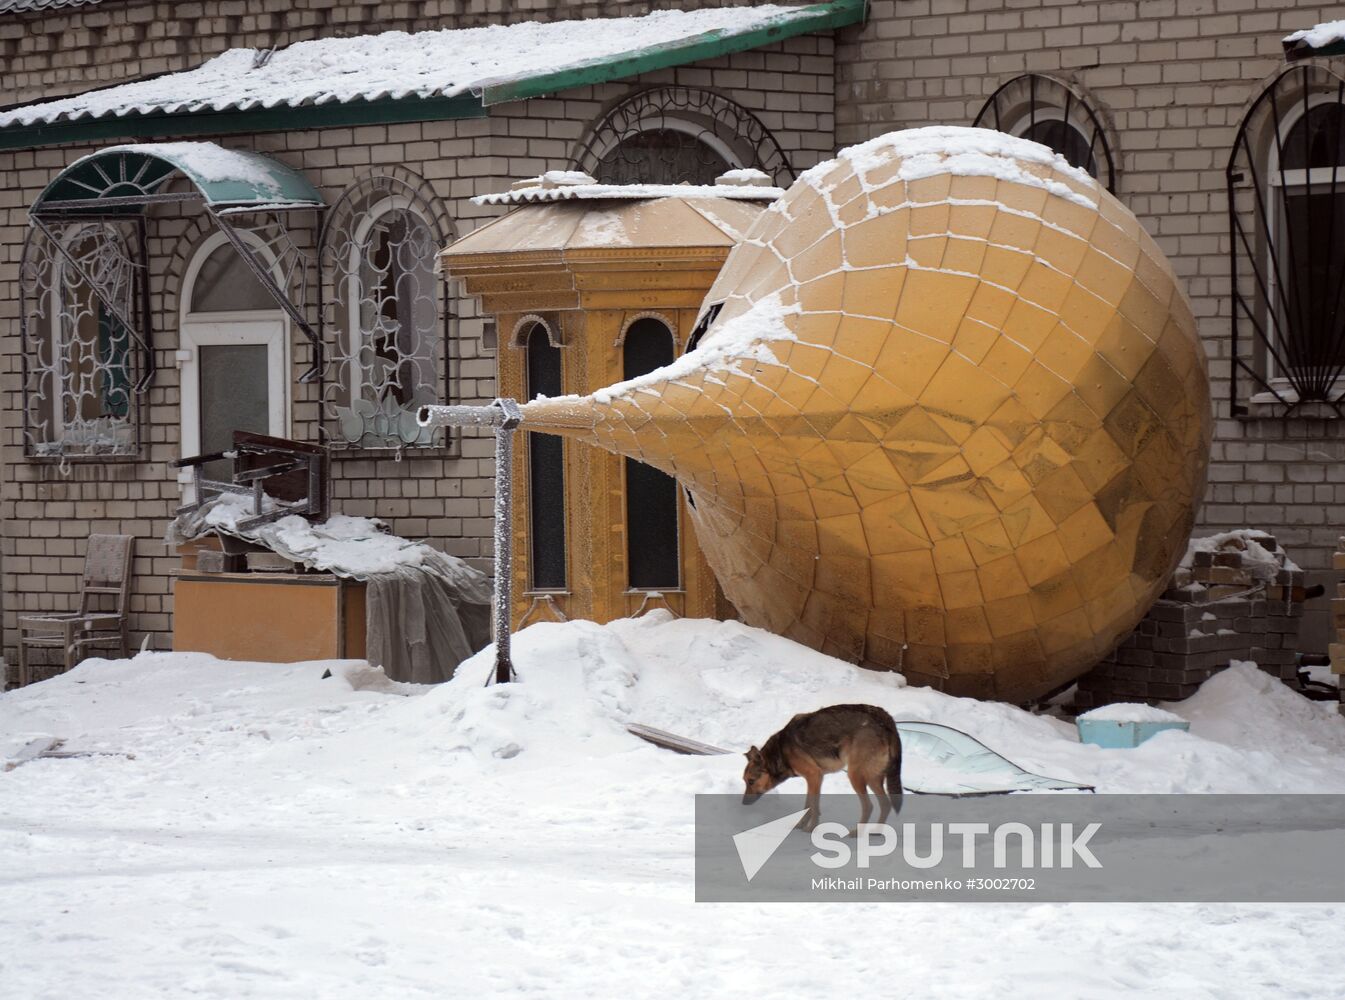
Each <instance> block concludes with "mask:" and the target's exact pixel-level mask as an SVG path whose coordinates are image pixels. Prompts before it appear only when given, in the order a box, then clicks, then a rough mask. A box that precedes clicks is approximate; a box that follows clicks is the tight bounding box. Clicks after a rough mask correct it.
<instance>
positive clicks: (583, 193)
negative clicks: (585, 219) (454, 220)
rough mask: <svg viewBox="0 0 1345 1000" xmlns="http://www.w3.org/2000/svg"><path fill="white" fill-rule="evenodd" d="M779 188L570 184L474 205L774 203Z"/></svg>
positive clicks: (483, 198)
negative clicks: (679, 201)
mask: <svg viewBox="0 0 1345 1000" xmlns="http://www.w3.org/2000/svg"><path fill="white" fill-rule="evenodd" d="M784 193H785V192H784V189H783V188H778V187H767V186H765V185H761V186H752V187H747V186H744V187H737V186H734V185H729V184H572V185H568V186H565V187H543V186H542V185H540V184H539V185H538V186H537V187H525V188H515V189H514V190H512V191H500V192H499V193H497V194H482V195H477V196H476V197H475V198H473V199H472V201H473V202H475V203H476V204H478V205H531V204H535V203H537V202H543V201H595V200H596V201H649V200H650V199H653V198H687V199H701V198H727V199H729V200H730V201H774V200H775V199H776V198H779V197H780V196H781V195H782V194H784Z"/></svg>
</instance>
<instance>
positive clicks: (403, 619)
mask: <svg viewBox="0 0 1345 1000" xmlns="http://www.w3.org/2000/svg"><path fill="white" fill-rule="evenodd" d="M483 579H484V577H483ZM471 596H472V597H474V598H480V600H466V599H465V597H464V595H463V594H462V593H461V591H460V589H459V587H458V585H456V584H455V583H454V582H453V580H451V579H449V578H447V577H445V576H443V575H442V574H441V573H440V572H439V571H438V568H437V567H435V566H434V565H433V564H432V562H431V561H430V560H427V561H426V563H422V564H421V565H420V566H416V567H402V568H401V569H398V570H396V571H394V572H392V573H380V574H378V575H376V576H371V577H370V578H369V580H368V589H367V590H366V591H365V613H364V615H365V622H366V625H367V629H368V634H367V636H366V637H365V654H364V655H365V659H367V660H368V661H369V662H370V663H371V664H373V665H374V666H376V667H382V668H383V672H384V673H385V674H387V675H388V676H389V677H390V678H392V679H393V680H394V681H410V682H411V683H413V684H437V683H438V682H440V681H446V680H448V679H449V678H450V677H452V676H453V671H454V670H455V669H456V668H457V665H458V664H459V663H461V662H462V661H463V660H465V659H467V657H469V656H471V655H472V654H473V653H474V652H476V651H477V650H478V649H481V648H482V647H483V646H485V645H487V644H488V643H489V642H490V589H489V587H487V588H486V590H485V594H484V597H482V595H480V594H473V595H471Z"/></svg>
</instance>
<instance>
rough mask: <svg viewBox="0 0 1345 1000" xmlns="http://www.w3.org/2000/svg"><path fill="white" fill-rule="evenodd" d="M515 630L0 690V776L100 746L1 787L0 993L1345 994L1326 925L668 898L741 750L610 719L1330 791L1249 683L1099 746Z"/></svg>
mask: <svg viewBox="0 0 1345 1000" xmlns="http://www.w3.org/2000/svg"><path fill="white" fill-rule="evenodd" d="M514 643H515V644H514V650H515V657H516V662H517V665H518V669H519V673H520V676H521V678H522V679H521V682H520V683H518V684H513V685H506V686H490V687H486V686H484V684H483V681H484V679H485V677H486V675H487V673H488V672H489V671H490V667H491V664H490V654H489V652H487V653H485V654H479V655H478V656H477V657H474V658H473V659H472V660H470V661H468V662H467V663H466V664H464V665H463V666H462V667H461V668H460V669H459V672H458V675H457V677H455V679H454V680H453V681H451V682H450V683H448V684H445V685H441V686H438V687H434V688H412V687H410V686H405V685H389V684H387V683H386V682H384V681H382V680H381V678H380V675H379V674H378V672H376V671H372V670H370V669H369V668H368V667H367V666H365V665H363V664H361V663H358V662H352V661H345V662H337V663H304V664H290V665H275V664H251V663H223V662H219V661H216V660H214V659H212V658H210V657H208V656H204V655H200V654H186V653H180V654H174V653H147V654H142V655H140V656H138V657H136V658H134V659H132V660H126V661H100V660H92V661H88V662H86V663H84V664H83V665H81V666H80V667H78V668H76V669H75V670H74V671H72V672H70V673H69V674H66V675H64V676H60V677H57V678H54V679H52V680H49V681H46V682H44V683H41V684H38V685H34V686H32V687H29V688H26V689H24V690H20V691H14V692H10V693H7V694H4V695H3V696H0V755H3V756H12V755H13V752H14V750H15V749H16V748H17V747H18V746H21V745H23V744H24V743H25V742H26V741H27V740H29V739H31V738H34V737H37V736H43V735H47V736H59V737H63V738H64V739H65V740H66V748H67V749H80V750H103V751H108V752H109V753H112V752H116V753H122V754H129V755H133V756H96V757H82V758H76V759H66V760H35V761H31V762H28V763H25V764H23V765H21V766H19V767H17V768H16V769H14V770H13V771H10V772H9V773H0V899H2V900H3V905H0V983H3V984H4V987H5V988H4V995H5V996H14V997H24V998H42V997H52V998H55V997H62V998H64V997H71V996H77V997H81V998H101V997H117V998H121V997H134V998H150V997H165V996H174V997H177V996H184V995H192V996H199V997H220V998H225V997H227V998H230V1000H232V998H239V997H254V996H256V997H266V998H287V997H296V998H297V997H303V998H311V997H323V998H347V997H349V998H361V1000H365V998H371V997H383V996H398V997H413V998H414V997H470V998H483V997H502V996H511V997H512V996H528V995H533V996H545V997H588V996H592V997H609V996H610V997H615V996H621V997H646V996H672V995H676V996H679V997H688V998H712V997H721V996H722V997H753V998H759V997H796V996H832V995H836V996H852V995H862V994H876V995H880V996H893V995H895V996H907V995H916V996H929V997H940V998H945V997H964V996H965V997H1004V996H1017V995H1023V996H1026V995H1031V996H1071V997H1111V996H1121V995H1127V996H1132V995H1134V996H1165V997H1166V996H1172V995H1178V994H1180V995H1183V996H1190V997H1244V996H1245V997H1265V996H1275V997H1324V996H1339V995H1345V993H1342V990H1345V987H1342V984H1341V980H1340V977H1339V971H1338V968H1337V963H1336V961H1335V952H1334V950H1333V948H1332V947H1330V946H1328V945H1325V944H1324V942H1330V941H1333V940H1334V939H1335V937H1336V935H1337V932H1338V929H1339V926H1340V922H1341V919H1342V917H1343V916H1345V912H1342V910H1343V909H1345V908H1342V907H1338V906H1307V905H1302V906H1285V905H1281V906H1269V905H1194V904H1193V905H1100V904H1088V905H1082V904H1081V905H1057V904H1049V905H1048V904H1037V905H1031V904H963V905H956V904H905V905H903V904H886V905H884V904H874V905H867V904H777V905H746V904H742V905H710V904H699V905H698V904H696V903H694V902H693V890H692V865H693V861H692V847H691V844H692V815H693V812H692V800H691V796H692V795H693V794H694V793H696V792H711V791H723V792H730V791H738V790H740V788H741V780H740V774H741V768H742V763H741V758H740V757H737V756H729V757H721V758H696V757H681V756H677V755H675V754H671V753H668V752H666V751H662V750H658V749H656V748H654V747H651V746H649V745H647V744H644V743H642V742H640V741H639V740H637V739H635V738H634V737H632V736H630V735H629V734H627V733H626V732H625V730H624V728H623V724H624V723H625V722H626V721H639V722H643V723H646V724H649V725H653V726H658V727H661V728H665V729H670V730H674V731H676V732H679V733H682V734H684V735H688V736H692V737H695V738H697V739H700V740H704V741H706V742H710V743H717V744H720V745H724V746H729V747H734V748H742V747H745V746H746V745H747V744H748V743H751V742H756V743H760V742H761V740H762V739H764V738H765V737H766V736H768V735H769V734H770V733H771V732H773V731H774V730H775V729H777V728H778V727H779V726H780V725H782V724H783V723H784V722H785V721H786V720H787V719H788V718H789V717H790V716H791V715H792V714H794V713H795V712H799V711H806V710H809V709H812V708H817V707H820V706H822V705H826V704H831V703H835V702H838V701H867V702H872V703H875V704H879V705H883V706H885V707H886V708H888V709H889V710H890V711H892V713H893V714H894V715H895V716H896V717H897V718H898V719H924V720H928V721H933V722H939V723H944V724H947V725H951V726H955V727H957V728H959V729H963V730H965V731H967V732H969V733H971V734H972V735H974V736H976V737H977V738H978V739H980V740H982V741H983V742H984V743H986V744H987V745H988V746H990V747H991V748H992V749H995V750H997V751H1000V752H1001V753H1004V754H1006V755H1007V756H1008V757H1010V758H1011V759H1012V760H1014V761H1016V762H1017V763H1019V764H1021V765H1023V766H1025V767H1027V768H1028V769H1030V770H1033V771H1040V772H1041V773H1044V774H1051V775H1055V776H1058V777H1064V778H1072V779H1074V780H1077V781H1081V782H1086V783H1091V784H1096V785H1097V786H1098V789H1099V791H1102V792H1132V791H1161V792H1169V791H1202V792H1216V791H1226V792H1234V791H1237V792H1242V791H1261V792H1269V791H1299V792H1306V791H1334V792H1345V721H1342V720H1341V719H1340V718H1339V717H1337V716H1335V715H1334V710H1333V709H1332V708H1331V707H1330V706H1328V705H1324V704H1318V703H1313V702H1309V701H1307V700H1305V699H1302V698H1300V697H1298V696H1297V695H1294V694H1293V693H1291V692H1289V691H1287V690H1286V689H1285V688H1283V687H1282V686H1281V685H1279V684H1278V683H1276V682H1275V681H1273V680H1271V679H1270V678H1269V677H1267V676H1265V675H1264V674H1262V673H1261V672H1259V671H1258V670H1257V669H1256V668H1255V667H1253V666H1250V665H1245V664H1244V665H1238V666H1235V667H1233V668H1231V669H1230V670H1228V671H1225V672H1224V673H1222V674H1220V675H1219V676H1218V677H1216V678H1215V679H1213V680H1212V681H1210V682H1209V683H1208V684H1207V685H1206V686H1205V687H1204V688H1203V689H1202V690H1201V691H1200V693H1199V694H1197V695H1196V696H1195V697H1194V698H1192V699H1189V700H1188V701H1186V702H1183V703H1181V704H1180V705H1179V706H1168V707H1169V708H1172V709H1174V710H1176V711H1178V712H1179V713H1180V714H1181V715H1182V716H1183V717H1185V718H1187V719H1189V720H1190V721H1191V732H1190V733H1181V732H1165V733H1161V734H1159V735H1158V736H1156V737H1154V738H1153V739H1151V740H1150V741H1148V742H1147V743H1145V744H1144V745H1143V746H1141V747H1139V748H1137V749H1134V750H1105V749H1102V748H1099V747H1094V746H1088V745H1081V744H1080V743H1078V741H1077V737H1076V735H1075V733H1074V731H1073V727H1072V726H1069V725H1067V724H1066V723H1064V722H1062V721H1060V720H1058V719H1053V718H1049V717H1044V716H1034V715H1030V714H1027V713H1025V712H1022V711H1020V710H1018V709H1015V708H1012V707H1010V706H1006V705H1001V704H992V703H982V702H977V701H973V700H969V699H959V698H951V697H948V696H946V695H942V694H939V693H937V692H934V691H930V690H928V689H921V688H911V687H905V686H904V685H903V684H902V681H901V678H900V677H897V676H894V675H891V674H887V675H882V674H874V673H868V672H865V671H861V670H858V669H856V668H853V667H850V666H847V665H845V664H842V663H839V662H838V661H836V660H832V659H830V658H828V657H825V656H822V655H821V654H818V653H813V652H811V651H808V650H804V649H802V648H801V647H799V646H797V645H795V644H794V643H791V642H789V641H788V640H785V639H781V638H778V637H776V636H772V635H769V634H767V633H765V632H761V631H758V630H755V629H751V628H748V627H746V626H743V625H740V624H737V623H720V622H704V621H685V620H672V619H670V618H669V617H668V616H667V615H665V614H662V613H651V614H649V615H646V616H645V617H643V618H641V619H638V620H633V621H622V622H616V623H613V624H611V625H609V626H597V625H593V624H591V623H587V622H571V623H568V624H564V625H553V624H541V625H535V626H533V627H531V628H529V629H527V630H526V631H524V632H522V633H520V634H519V635H518V636H516V637H515V640H514ZM328 670H330V671H331V672H332V674H333V676H331V677H328V678H326V679H323V677H322V675H323V673H324V672H326V671H328ZM408 692H411V694H410V696H408V694H407V693H408ZM836 779H839V781H837V780H836ZM831 780H832V784H831V786H830V787H831V789H832V790H840V786H841V784H843V783H844V778H843V776H833V778H832V779H831ZM785 788H786V790H794V789H792V788H790V786H789V785H786V786H785Z"/></svg>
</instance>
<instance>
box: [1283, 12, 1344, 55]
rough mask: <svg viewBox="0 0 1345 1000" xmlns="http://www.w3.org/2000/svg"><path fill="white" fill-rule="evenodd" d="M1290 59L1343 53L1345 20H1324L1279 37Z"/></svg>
mask: <svg viewBox="0 0 1345 1000" xmlns="http://www.w3.org/2000/svg"><path fill="white" fill-rule="evenodd" d="M1281 41H1282V42H1283V44H1284V54H1285V55H1286V56H1287V57H1288V58H1289V59H1291V60H1293V59H1307V58H1309V57H1310V56H1338V55H1345V21H1326V22H1324V23H1322V24H1318V25H1314V26H1313V27H1311V28H1303V29H1301V30H1299V31H1295V32H1294V33H1293V34H1290V35H1285V36H1284V38H1282V39H1281Z"/></svg>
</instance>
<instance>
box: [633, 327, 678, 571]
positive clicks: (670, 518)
mask: <svg viewBox="0 0 1345 1000" xmlns="http://www.w3.org/2000/svg"><path fill="white" fill-rule="evenodd" d="M673 351H674V344H673V335H672V331H671V330H669V329H668V328H667V326H665V325H664V324H663V323H661V322H659V321H658V320H656V319H653V318H645V319H639V320H636V321H635V322H634V323H632V324H631V325H630V329H628V330H627V331H626V340H625V345H624V347H623V348H622V363H623V367H624V372H623V374H624V375H625V377H626V378H628V379H630V378H636V377H638V376H640V375H644V374H647V373H648V372H652V371H653V370H654V369H655V368H662V367H663V366H664V365H667V364H671V363H672V360H673ZM626 565H627V567H628V569H629V573H630V580H629V583H630V587H631V589H633V590H675V589H677V588H678V587H679V586H681V559H680V558H679V555H678V551H677V483H676V482H675V481H674V480H673V478H672V476H670V475H668V474H667V473H666V472H660V471H659V470H658V469H655V468H653V467H652V466H648V465H645V464H644V463H643V462H637V461H636V460H635V459H633V458H628V459H626Z"/></svg>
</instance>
